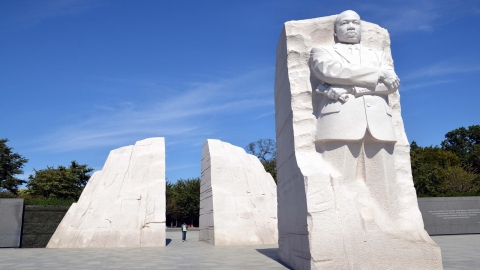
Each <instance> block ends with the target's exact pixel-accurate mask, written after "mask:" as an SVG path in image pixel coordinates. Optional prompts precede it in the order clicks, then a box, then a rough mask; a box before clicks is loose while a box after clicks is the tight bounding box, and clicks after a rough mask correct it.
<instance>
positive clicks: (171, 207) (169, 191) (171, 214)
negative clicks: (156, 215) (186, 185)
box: [165, 181, 180, 227]
mask: <svg viewBox="0 0 480 270" xmlns="http://www.w3.org/2000/svg"><path fill="white" fill-rule="evenodd" d="M165 187H166V189H165V203H166V206H165V215H166V219H167V224H168V223H170V226H171V227H174V225H173V222H174V221H175V226H177V224H178V219H179V218H180V209H179V207H178V206H177V203H176V201H175V200H176V196H175V184H172V183H171V182H169V181H167V182H166V186H165Z"/></svg>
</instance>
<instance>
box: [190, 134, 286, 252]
mask: <svg viewBox="0 0 480 270" xmlns="http://www.w3.org/2000/svg"><path fill="white" fill-rule="evenodd" d="M199 238H200V240H202V241H207V242H208V243H210V244H213V245H251V244H275V243H277V240H278V230H277V192H276V185H275V182H274V181H273V178H272V176H271V175H270V174H269V173H267V172H265V169H264V168H263V165H262V164H261V163H260V161H259V160H258V158H257V157H256V156H253V155H250V154H247V153H246V152H245V150H243V149H242V148H240V147H238V146H234V145H231V144H229V143H226V142H222V141H219V140H207V141H206V142H205V144H204V145H203V149H202V178H201V186H200V235H199Z"/></svg>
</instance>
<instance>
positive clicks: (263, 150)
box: [245, 139, 277, 183]
mask: <svg viewBox="0 0 480 270" xmlns="http://www.w3.org/2000/svg"><path fill="white" fill-rule="evenodd" d="M245 150H246V151H247V153H250V154H252V155H255V156H256V157H257V158H258V159H259V160H260V162H261V163H262V164H263V167H264V168H265V171H267V172H268V173H270V174H271V175H272V177H273V180H275V183H277V147H276V145H275V141H274V140H272V139H260V140H258V141H256V142H251V143H249V144H248V145H247V147H245Z"/></svg>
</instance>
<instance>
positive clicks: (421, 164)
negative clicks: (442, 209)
mask: <svg viewBox="0 0 480 270" xmlns="http://www.w3.org/2000/svg"><path fill="white" fill-rule="evenodd" d="M479 142H480V126H479V125H474V126H470V127H468V129H467V128H464V127H461V128H458V129H455V130H452V131H450V132H448V133H447V134H445V140H444V141H442V143H441V147H438V146H429V147H420V146H418V145H417V143H416V142H415V141H414V142H412V144H411V145H410V158H411V162H412V175H413V182H414V184H415V188H416V190H417V194H418V195H419V196H431V197H435V196H456V195H462V196H466V195H480V143H479Z"/></svg>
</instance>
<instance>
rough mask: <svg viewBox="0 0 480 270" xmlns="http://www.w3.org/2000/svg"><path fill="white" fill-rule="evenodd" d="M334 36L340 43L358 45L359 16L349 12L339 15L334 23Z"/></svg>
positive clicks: (360, 32) (359, 34) (360, 35)
mask: <svg viewBox="0 0 480 270" xmlns="http://www.w3.org/2000/svg"><path fill="white" fill-rule="evenodd" d="M335 35H336V36H337V40H338V41H339V42H341V43H350V44H355V43H359V42H360V38H361V37H362V25H361V24H360V16H359V15H358V14H357V13H356V12H355V11H351V10H347V11H344V12H342V13H340V15H338V18H337V20H336V23H335Z"/></svg>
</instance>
